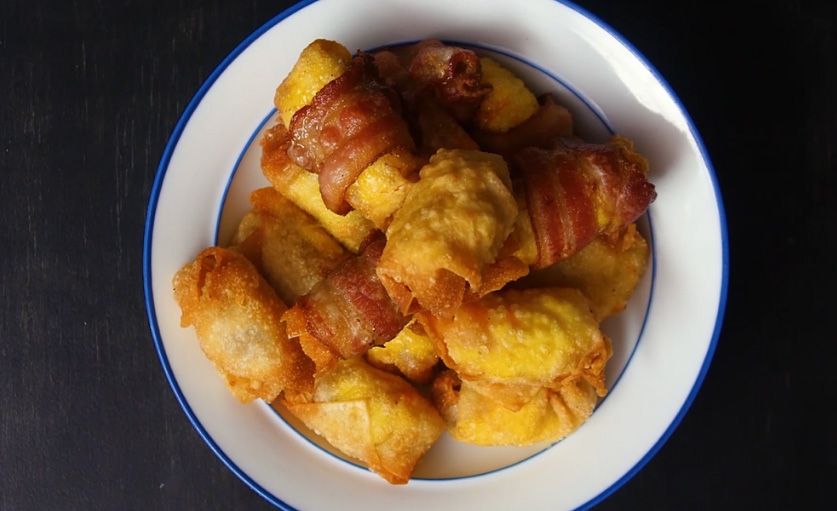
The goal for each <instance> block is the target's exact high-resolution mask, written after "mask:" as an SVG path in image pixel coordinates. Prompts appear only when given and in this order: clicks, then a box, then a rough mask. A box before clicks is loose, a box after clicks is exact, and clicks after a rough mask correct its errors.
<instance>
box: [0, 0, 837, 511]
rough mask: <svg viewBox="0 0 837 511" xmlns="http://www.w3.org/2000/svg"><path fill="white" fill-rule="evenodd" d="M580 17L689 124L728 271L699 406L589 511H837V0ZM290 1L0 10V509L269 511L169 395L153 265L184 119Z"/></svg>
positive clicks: (44, 4) (35, 5) (603, 4)
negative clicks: (169, 147) (716, 200)
mask: <svg viewBox="0 0 837 511" xmlns="http://www.w3.org/2000/svg"><path fill="white" fill-rule="evenodd" d="M581 3H582V4H583V5H584V6H585V7H586V8H588V9H589V10H591V11H592V12H594V13H596V14H597V15H599V16H600V17H601V18H603V19H604V20H605V21H607V22H608V23H610V24H612V25H613V26H614V27H615V28H616V29H617V30H618V31H620V32H621V33H622V34H623V35H624V36H625V37H626V38H627V39H628V40H630V41H632V42H633V43H634V44H635V45H636V46H637V47H638V48H639V49H640V50H641V51H642V52H643V53H644V54H645V55H646V56H647V57H648V58H649V59H650V60H651V61H652V62H653V63H654V64H655V65H656V66H657V67H658V68H659V69H660V71H661V72H662V74H663V75H664V76H665V77H666V78H667V79H668V81H669V82H670V83H671V85H672V86H673V87H674V89H675V90H676V91H677V93H678V94H679V96H680V98H681V99H682V101H683V103H684V104H685V106H686V108H687V109H688V111H689V112H690V113H691V115H692V116H693V118H694V120H695V123H696V124H697V126H698V128H699V130H700V131H701V133H702V135H703V138H704V140H705V141H706V144H707V146H708V149H709V153H710V155H711V157H712V159H713V160H714V163H715V166H716V168H717V172H718V177H719V180H720V184H721V187H722V191H723V195H724V199H725V202H726V208H727V213H728V219H729V233H730V245H731V268H732V270H731V283H730V292H729V303H728V307H727V315H726V324H725V326H724V329H723V333H722V336H721V339H720V344H719V347H718V350H717V352H716V355H715V360H714V363H713V365H712V368H711V370H710V371H709V374H708V378H707V379H706V382H705V383H704V385H703V389H702V391H701V392H700V394H699V395H698V397H697V399H696V401H695V402H694V404H693V406H692V408H691V411H690V412H689V413H688V415H687V416H686V418H685V420H684V421H683V422H682V424H681V426H680V428H679V429H678V430H677V431H676V432H675V433H674V435H673V436H672V437H671V439H670V440H669V441H668V443H667V444H666V445H665V447H664V448H663V449H662V450H661V451H660V453H659V454H658V455H657V456H656V457H655V458H654V459H653V460H652V461H651V462H650V463H649V464H648V465H647V467H646V468H645V469H644V470H643V471H642V472H641V473H640V474H639V475H637V476H636V477H635V478H634V479H633V480H632V481H630V482H629V483H628V484H627V485H626V486H624V487H623V488H622V489H620V490H619V491H617V492H616V493H615V494H614V495H613V496H612V497H610V498H609V499H608V500H606V501H605V502H604V503H602V504H601V505H600V506H598V509H603V510H604V509H635V508H642V509H739V508H741V509H758V508H761V509H798V508H806V507H807V508H811V509H824V508H827V507H828V508H833V506H834V504H833V503H832V502H831V499H830V491H833V486H834V484H835V482H837V419H835V411H834V408H835V405H837V393H835V385H837V378H835V376H834V375H835V371H834V369H833V368H834V360H833V359H834V355H835V344H837V333H835V329H834V327H833V323H832V321H834V317H835V316H836V315H837V301H835V298H834V294H835V292H836V291H837V255H835V254H836V253H837V225H835V224H837V195H835V193H836V192H835V179H837V178H836V177H835V176H837V7H836V6H837V3H835V2H833V1H823V2H810V3H808V2H806V3H804V5H802V4H803V3H801V2H793V1H784V2H772V3H759V4H756V5H738V4H735V3H726V4H724V5H723V7H721V8H710V7H709V6H707V5H706V4H705V3H694V4H695V5H694V6H685V5H679V3H675V2H669V1H653V2H652V1H643V2H632V3H631V5H627V3H626V4H625V5H618V6H617V5H613V3H612V2H607V1H592V0H591V1H583V2H581ZM287 4H288V2H277V1H220V0H210V1H193V2H186V1H182V0H177V1H167V2H164V1H160V0H142V1H112V2H105V1H100V0H91V1H88V2H82V1H79V0H68V1H64V2H48V1H45V0H30V1H22V0H11V1H9V0H6V1H3V2H2V3H0V59H2V60H0V112H2V115H0V163H1V164H0V248H1V249H2V255H0V510H3V511H6V510H9V511H12V510H14V511H17V510H45V509H61V510H65V509H79V510H98V509H103V510H123V509H142V510H146V509H172V510H191V509H200V510H204V511H205V510H214V509H218V510H228V509H269V508H270V506H269V505H268V504H267V503H266V502H264V501H263V500H262V499H261V498H260V497H259V496H257V495H256V494H255V493H254V492H252V491H251V490H250V489H248V488H247V487H246V486H245V485H244V484H243V483H242V482H240V481H239V480H238V479H237V478H236V477H235V476H234V475H233V474H232V473H231V472H229V471H228V470H227V469H226V468H225V467H224V466H223V465H222V464H221V462H220V461H219V460H218V459H216V458H215V456H214V455H213V454H212V453H211V452H210V450H209V449H208V448H207V446H206V445H205V444H204V443H203V441H201V439H200V438H199V437H198V435H197V433H196V432H195V431H194V430H193V429H192V427H191V426H190V425H189V422H188V421H187V419H186V417H185V415H184V414H183V413H182V411H181V410H180V407H179V406H178V404H177V402H176V401H175V399H174V395H173V394H172V392H171V390H170V389H169V386H168V384H167V383H166V381H165V379H164V377H163V373H162V371H161V369H160V366H159V363H158V361H157V356H156V354H155V352H154V349H153V347H152V342H151V336H150V333H149V330H148V326H147V323H146V317H145V309H144V302H143V295H142V276H141V259H142V235H143V225H144V215H145V209H146V204H147V199H148V196H149V191H150V187H151V183H152V180H153V178H154V173H155V169H156V165H157V162H158V161H159V159H160V156H161V154H162V151H163V147H164V146H165V143H166V139H167V138H168V135H169V133H170V132H171V130H172V127H173V126H174V123H175V122H176V120H177V118H178V116H179V115H180V113H181V112H182V111H183V109H184V107H185V105H186V103H187V102H188V101H189V99H190V98H191V96H192V95H193V94H194V92H195V91H196V90H197V88H198V87H199V86H200V84H201V83H202V82H203V80H204V79H205V78H206V77H207V76H208V75H209V73H210V72H211V71H212V69H213V68H214V67H215V65H216V64H217V63H218V62H219V61H220V60H221V59H223V58H224V56H225V55H226V54H227V53H228V52H230V51H231V50H232V49H233V48H234V47H235V46H236V44H237V43H238V42H240V41H241V40H242V39H244V38H245V37H246V36H247V35H248V34H249V33H250V32H252V31H253V30H254V29H255V28H256V27H258V26H260V25H261V24H262V23H264V22H265V21H267V20H268V19H270V18H271V17H272V16H273V15H275V14H276V13H277V12H279V11H280V10H282V9H283V8H284V7H285V6H286V5H287ZM684 228H687V227H686V226H684ZM672 341H676V340H674V339H673V340H672Z"/></svg>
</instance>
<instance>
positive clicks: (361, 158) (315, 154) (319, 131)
mask: <svg viewBox="0 0 837 511" xmlns="http://www.w3.org/2000/svg"><path fill="white" fill-rule="evenodd" d="M399 110H400V106H399V100H398V95H397V94H396V93H395V92H394V91H393V90H392V89H390V88H389V87H386V86H385V85H383V83H381V81H380V80H379V78H378V76H377V71H376V69H375V66H374V63H373V59H372V57H371V56H370V55H368V54H365V53H358V55H356V56H355V57H354V58H353V59H352V62H351V64H350V65H349V69H348V70H347V71H346V72H345V73H343V74H342V75H341V76H339V77H338V78H336V79H334V80H332V81H331V82H329V83H328V84H326V86H325V87H323V88H322V89H321V90H320V91H319V92H318V93H317V94H316V95H315V96H314V99H313V100H312V101H311V103H310V104H309V105H306V106H304V107H302V108H301V109H300V110H299V111H297V112H296V114H294V116H293V118H292V119H291V125H290V129H289V130H290V133H291V144H290V147H289V149H288V155H289V156H290V158H291V159H292V160H293V161H294V162H295V163H296V164H297V165H299V166H301V167H304V168H306V169H309V170H311V171H313V172H316V173H317V174H319V181H320V193H321V195H322V197H323V202H324V203H325V205H326V206H327V207H328V208H329V209H330V210H332V211H334V212H335V213H338V214H346V213H348V212H349V211H350V210H351V207H350V206H349V204H348V203H347V202H346V200H345V195H346V190H347V189H348V188H349V186H351V184H352V183H354V181H355V180H356V179H357V177H358V176H359V175H360V174H361V172H363V170H364V169H366V167H368V166H369V165H370V164H371V163H372V162H374V161H375V160H376V159H377V158H378V157H379V156H381V155H383V154H385V153H388V152H390V151H392V150H394V149H395V148H398V147H404V148H407V149H409V150H413V149H414V148H415V144H414V142H413V139H412V137H411V136H410V132H409V129H408V128H407V124H406V123H405V122H404V120H403V119H402V118H401V116H400V113H399Z"/></svg>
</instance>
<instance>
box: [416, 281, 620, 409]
mask: <svg viewBox="0 0 837 511" xmlns="http://www.w3.org/2000/svg"><path fill="white" fill-rule="evenodd" d="M418 318H419V320H420V321H421V322H422V325H423V326H424V327H425V330H426V331H427V333H428V334H429V335H430V337H431V338H432V339H433V342H434V345H435V346H436V351H437V353H438V354H439V356H440V357H441V358H442V360H443V361H444V362H445V364H446V365H447V366H448V367H449V368H451V369H453V370H455V371H456V372H457V373H458V374H459V376H460V377H461V378H462V379H463V380H467V381H470V382H474V383H476V385H474V386H473V387H474V388H475V390H478V389H480V388H482V389H485V390H484V391H483V393H485V394H489V395H491V396H492V397H496V399H498V400H500V401H503V402H504V403H505V404H506V406H507V407H508V408H510V409H518V408H520V406H522V405H523V404H525V403H526V401H527V400H528V398H531V397H533V396H534V395H535V394H536V393H537V389H539V388H541V387H550V388H553V389H557V388H560V386H561V385H562V383H563V382H565V381H568V380H571V379H576V378H583V379H584V380H586V381H587V382H588V383H590V385H592V386H593V387H594V388H595V389H596V391H597V392H598V394H599V395H605V394H606V392H607V388H606V386H605V375H604V367H605V363H606V362H607V360H608V359H609V358H610V355H611V349H610V341H609V340H608V339H607V337H605V335H604V334H602V332H601V331H599V328H598V322H597V321H596V319H595V318H594V317H593V314H592V313H591V312H590V309H589V304H588V302H587V299H586V298H585V297H584V295H582V294H581V292H579V291H577V290H575V289H559V288H544V289H527V290H520V291H518V290H513V289H512V290H509V289H507V290H504V291H502V292H500V293H493V294H490V295H488V296H485V297H483V298H482V299H481V300H479V301H477V302H472V303H468V304H465V305H463V306H462V307H460V308H459V310H457V311H456V314H455V315H454V317H453V318H451V319H444V318H437V317H434V316H432V315H430V314H427V313H419V314H418Z"/></svg>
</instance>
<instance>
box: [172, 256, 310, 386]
mask: <svg viewBox="0 0 837 511" xmlns="http://www.w3.org/2000/svg"><path fill="white" fill-rule="evenodd" d="M173 285H174V296H175V299H176V300H177V302H178V304H179V305H180V308H181V311H182V316H181V320H180V323H181V325H182V326H184V327H187V326H194V327H195V330H196V331H197V333H198V340H199V342H200V346H201V349H202V350H203V352H204V353H205V354H206V356H207V358H209V360H211V361H212V362H213V363H214V364H215V367H216V368H217V369H218V372H220V373H221V375H222V376H223V377H224V380H225V381H226V383H227V386H228V387H229V388H230V390H231V391H232V393H233V394H234V395H235V397H237V398H238V399H239V400H240V401H242V402H248V401H252V400H253V399H256V398H261V399H264V400H267V401H272V400H273V399H275V398H276V396H277V395H279V393H280V392H282V390H283V389H291V390H298V391H304V390H305V389H310V387H311V385H312V383H313V382H312V373H313V370H314V367H313V364H312V363H311V361H310V360H309V359H308V358H307V357H306V356H305V355H304V354H303V353H302V350H301V349H300V347H299V344H297V343H296V342H293V341H290V340H288V337H287V335H286V334H285V327H284V325H282V323H281V317H282V313H283V312H285V305H284V304H283V303H282V301H281V300H280V299H279V297H278V296H276V293H275V292H274V291H273V289H272V288H271V287H270V285H269V284H268V283H267V282H266V281H265V280H264V279H263V278H262V277H261V275H259V272H258V271H257V270H256V268H255V266H253V264H252V263H250V261H248V260H247V258H245V257H244V256H243V255H242V254H240V253H238V252H235V251H233V250H227V249H224V248H219V247H213V248H207V249H205V250H204V251H202V252H201V253H200V254H198V257H197V258H196V259H195V261H194V262H191V263H189V264H187V265H186V266H184V267H183V268H182V269H181V270H180V271H178V272H177V274H176V275H175V276H174V280H173Z"/></svg>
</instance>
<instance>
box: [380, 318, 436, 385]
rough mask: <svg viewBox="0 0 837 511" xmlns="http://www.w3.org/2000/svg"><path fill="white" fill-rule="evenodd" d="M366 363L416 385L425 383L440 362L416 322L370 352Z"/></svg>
mask: <svg viewBox="0 0 837 511" xmlns="http://www.w3.org/2000/svg"><path fill="white" fill-rule="evenodd" d="M366 360H367V361H368V362H369V363H370V364H372V365H373V366H375V367H377V368H378V369H383V370H384V371H389V372H398V373H400V374H402V375H404V376H405V377H406V378H407V379H408V380H410V381H412V382H415V383H427V382H428V381H429V380H430V378H431V377H432V376H433V369H434V368H435V367H436V363H437V362H439V357H438V355H436V349H435V348H434V347H433V341H431V340H430V337H428V336H427V334H426V333H424V328H422V326H421V325H420V324H419V323H418V322H417V321H415V320H413V321H412V322H410V323H409V324H408V325H407V326H405V327H404V329H403V330H401V332H400V333H399V334H398V335H396V336H395V338H394V339H392V340H391V341H388V342H387V343H386V344H384V345H383V346H377V347H374V348H371V349H370V350H369V351H368V352H367V353H366Z"/></svg>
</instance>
